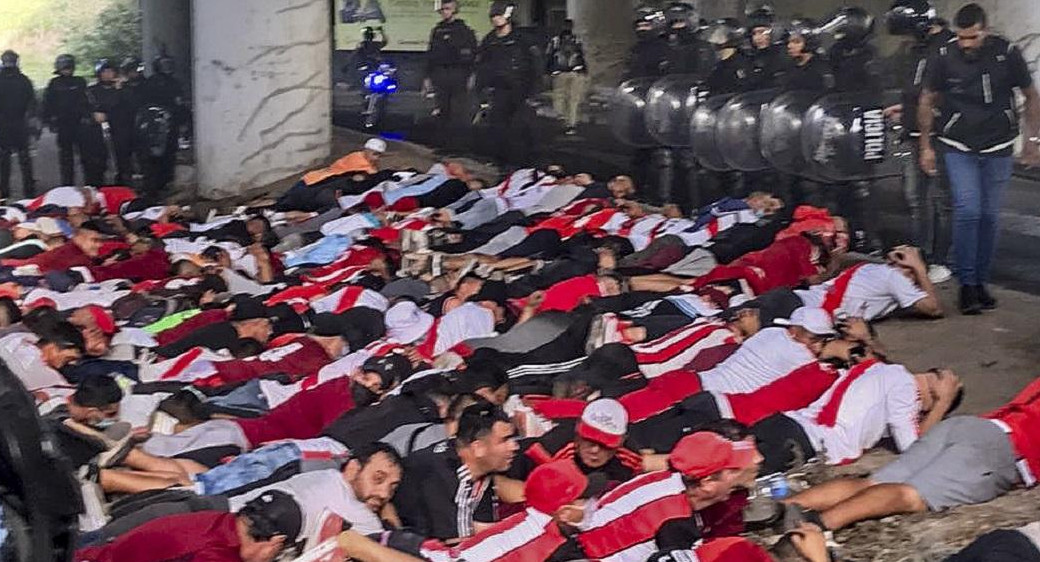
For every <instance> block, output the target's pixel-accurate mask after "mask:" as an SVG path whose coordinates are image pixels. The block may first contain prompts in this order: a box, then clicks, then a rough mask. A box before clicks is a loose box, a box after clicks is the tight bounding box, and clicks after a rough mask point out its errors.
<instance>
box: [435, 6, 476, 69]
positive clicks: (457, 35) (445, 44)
mask: <svg viewBox="0 0 1040 562" xmlns="http://www.w3.org/2000/svg"><path fill="white" fill-rule="evenodd" d="M476 52H477V36H476V35H475V34H474V33H473V30H472V29H470V27H469V26H468V25H466V22H464V21H462V20H460V19H454V20H451V21H448V22H445V21H442V22H440V23H438V24H437V25H435V26H434V27H433V31H431V32H430V46H429V48H428V49H427V50H426V72H427V73H432V72H436V71H437V70H438V69H462V70H466V71H469V70H472V68H473V61H474V59H475V57H476Z"/></svg>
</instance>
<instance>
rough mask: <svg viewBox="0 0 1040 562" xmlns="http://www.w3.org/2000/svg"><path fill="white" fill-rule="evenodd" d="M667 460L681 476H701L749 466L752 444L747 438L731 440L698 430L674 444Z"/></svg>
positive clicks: (751, 459)
mask: <svg viewBox="0 0 1040 562" xmlns="http://www.w3.org/2000/svg"><path fill="white" fill-rule="evenodd" d="M668 463H669V464H671V465H672V468H674V469H675V470H677V471H679V472H680V473H682V475H683V476H689V477H691V478H704V477H705V476H710V475H712V474H715V473H716V472H719V471H720V470H725V469H727V468H733V469H738V470H741V469H745V468H749V467H751V466H752V465H753V464H754V463H755V447H754V445H752V444H751V443H748V442H747V441H730V440H729V439H726V438H724V437H722V436H720V435H719V434H717V433H712V432H710V431H698V432H697V433H694V434H692V435H687V436H686V437H683V438H682V439H681V440H680V441H679V442H678V443H676V445H675V448H674V449H672V452H671V453H670V454H669V455H668Z"/></svg>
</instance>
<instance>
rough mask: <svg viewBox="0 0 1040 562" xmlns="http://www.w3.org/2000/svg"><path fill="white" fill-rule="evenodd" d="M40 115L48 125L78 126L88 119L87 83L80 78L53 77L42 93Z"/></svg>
mask: <svg viewBox="0 0 1040 562" xmlns="http://www.w3.org/2000/svg"><path fill="white" fill-rule="evenodd" d="M41 115H42V117H43V119H44V121H46V122H47V123H48V124H51V125H54V126H58V127H62V126H71V125H78V124H80V123H82V122H83V121H84V120H87V119H89V118H90V104H89V103H88V102H87V81H86V80H84V79H83V78H82V77H80V76H55V77H54V78H51V81H50V83H48V84H47V89H46V90H45V91H44V92H43V108H42V111H41Z"/></svg>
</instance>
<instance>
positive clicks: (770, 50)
mask: <svg viewBox="0 0 1040 562" xmlns="http://www.w3.org/2000/svg"><path fill="white" fill-rule="evenodd" d="M750 59H751V77H750V78H749V79H748V86H747V89H748V90H749V91H750V90H766V89H769V88H776V87H777V86H779V85H780V80H781V78H782V76H783V74H784V72H785V71H786V70H787V67H788V66H790V62H789V59H788V58H787V55H786V53H785V52H784V51H783V48H782V47H780V46H779V45H770V46H768V47H766V48H765V49H758V48H752V49H751V52H750Z"/></svg>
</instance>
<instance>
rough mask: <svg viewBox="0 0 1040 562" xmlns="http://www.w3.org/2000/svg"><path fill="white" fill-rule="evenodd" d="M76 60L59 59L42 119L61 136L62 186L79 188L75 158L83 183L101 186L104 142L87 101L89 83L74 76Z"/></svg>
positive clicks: (61, 56)
mask: <svg viewBox="0 0 1040 562" xmlns="http://www.w3.org/2000/svg"><path fill="white" fill-rule="evenodd" d="M75 72H76V59H75V57H73V56H72V55H69V54H64V55H58V58H57V59H56V60H55V61H54V74H56V75H57V76H55V77H54V78H51V81H50V82H49V83H48V84H47V89H46V90H45V91H44V93H43V119H44V121H45V122H46V124H47V127H48V128H50V129H51V131H54V132H56V133H57V135H58V163H59V166H60V168H61V182H62V183H63V184H64V185H75V184H76V171H75V155H76V154H77V153H78V154H79V160H80V165H81V166H82V167H83V181H84V182H85V183H86V184H87V185H99V184H100V183H101V181H102V178H103V176H104V173H105V146H104V142H103V141H101V142H99V139H98V137H97V136H96V135H94V129H95V125H96V124H95V123H94V118H93V116H91V112H90V103H89V102H88V101H87V81H86V80H84V79H83V78H82V77H80V76H75Z"/></svg>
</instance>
